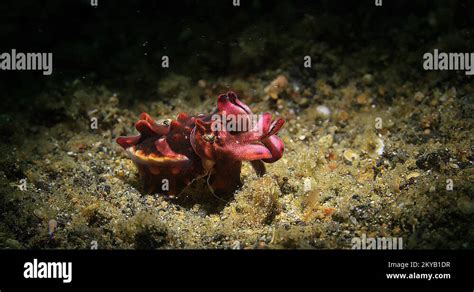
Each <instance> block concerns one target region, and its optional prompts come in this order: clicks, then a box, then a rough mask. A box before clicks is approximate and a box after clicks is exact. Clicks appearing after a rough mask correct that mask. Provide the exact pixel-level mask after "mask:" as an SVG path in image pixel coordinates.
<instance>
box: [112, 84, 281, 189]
mask: <svg viewBox="0 0 474 292" xmlns="http://www.w3.org/2000/svg"><path fill="white" fill-rule="evenodd" d="M284 123H285V121H284V119H282V118H279V119H277V120H275V121H272V117H271V114H270V113H264V114H262V115H259V116H258V117H257V116H255V115H254V114H252V111H251V110H250V108H249V107H248V106H247V105H246V104H245V103H243V102H242V101H240V100H239V99H238V97H237V95H236V94H235V93H233V92H228V93H227V94H221V95H219V96H218V98H217V108H216V109H215V110H214V111H213V112H212V113H211V114H209V115H198V116H188V115H187V114H186V113H180V114H179V115H178V117H177V119H176V120H172V121H171V122H164V123H162V124H157V123H156V122H155V121H154V120H153V119H152V118H151V117H150V116H149V115H148V114H147V113H142V114H141V115H140V120H139V121H138V122H136V123H135V128H136V129H137V130H138V132H140V134H139V135H137V136H129V137H118V138H117V143H118V144H120V146H122V147H123V148H124V149H125V150H126V152H127V154H128V155H129V157H130V158H131V159H132V160H133V162H134V163H135V165H136V166H137V168H138V171H139V173H140V176H141V178H142V181H143V184H144V189H145V191H146V192H148V193H151V192H160V193H165V194H168V195H173V196H179V194H180V193H181V192H182V190H183V189H185V188H186V186H188V185H189V184H190V183H192V182H193V181H194V180H195V179H198V178H207V182H208V185H209V186H210V188H211V189H212V191H213V192H214V193H216V194H232V193H233V192H234V191H235V190H236V189H237V188H238V187H240V186H241V180H240V171H241V167H242V161H250V163H251V164H252V166H253V168H254V170H255V171H256V172H257V174H258V175H263V174H264V173H265V165H264V163H263V162H267V163H272V162H275V161H277V160H278V159H280V158H281V157H282V155H283V150H284V145H283V141H282V140H281V139H280V138H279V137H278V136H276V135H275V134H276V133H277V132H278V131H279V130H280V129H281V127H282V126H283V124H284ZM165 182H166V183H165ZM163 186H166V187H165V188H164V187H163Z"/></svg>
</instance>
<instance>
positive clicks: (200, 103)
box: [1, 75, 474, 248]
mask: <svg viewBox="0 0 474 292" xmlns="http://www.w3.org/2000/svg"><path fill="white" fill-rule="evenodd" d="M367 79H372V78H371V77H369V75H364V76H361V78H360V79H354V80H351V82H348V83H346V84H342V85H340V86H334V85H330V84H328V83H327V82H325V81H322V80H318V81H317V82H315V84H314V85H313V86H310V87H307V88H300V89H299V90H298V88H295V86H294V85H292V84H294V83H293V82H292V80H291V79H289V85H288V87H287V88H286V89H285V91H283V92H280V93H279V96H277V99H273V98H272V97H267V98H266V94H265V91H264V87H265V85H266V84H267V83H270V82H264V81H263V80H261V79H260V78H252V79H251V80H239V81H232V80H221V81H215V82H205V81H204V80H201V81H200V82H199V84H192V83H191V82H190V81H189V80H188V79H186V78H184V77H182V76H172V77H170V78H169V79H166V80H164V81H162V83H163V84H162V85H161V86H160V88H163V89H162V90H165V91H164V92H162V94H163V95H173V94H180V95H181V96H179V97H178V98H175V99H172V100H171V102H170V103H164V102H162V101H155V102H147V103H137V104H136V105H134V106H133V107H123V106H121V104H120V96H119V95H114V94H113V93H112V92H111V91H109V90H107V89H104V88H91V89H84V88H83V87H82V86H81V85H80V83H79V84H77V85H71V89H70V92H69V93H68V94H71V95H72V96H73V98H72V103H71V105H70V106H69V107H68V108H69V109H70V112H68V113H66V114H67V115H68V116H70V119H68V122H65V123H60V124H57V125H55V126H53V127H50V128H39V129H35V128H25V129H24V130H23V132H22V135H28V137H29V139H28V141H26V142H23V144H22V145H21V147H18V146H15V145H16V144H15V140H14V139H13V141H12V143H9V144H3V145H2V152H3V153H4V155H3V156H2V158H1V160H2V161H1V163H2V173H1V174H2V175H1V180H2V185H1V187H2V191H1V192H2V194H3V197H2V208H3V209H2V212H3V214H2V216H3V220H2V222H1V228H2V232H1V236H2V246H3V247H4V248H47V247H51V248H89V247H91V244H94V241H96V242H97V243H98V246H99V247H100V248H350V247H351V239H352V238H353V237H360V236H362V235H363V234H366V236H368V237H369V236H371V237H402V238H403V239H404V244H405V247H406V248H438V247H451V248H469V247H472V243H473V229H472V228H471V227H472V225H471V224H472V214H473V212H474V203H473V198H472V179H473V175H474V173H473V168H472V164H471V161H470V159H472V148H471V145H472V133H471V132H470V130H471V129H472V128H471V127H472V116H471V114H472V112H470V109H468V108H466V104H462V103H459V102H458V101H457V100H459V99H460V98H466V99H469V98H471V99H472V96H464V94H465V92H466V91H472V87H470V85H467V86H465V87H464V88H454V87H452V88H445V89H442V90H436V91H429V90H426V89H425V88H420V87H417V86H415V85H413V84H409V85H407V86H405V87H402V88H400V89H399V92H397V93H396V94H397V98H396V101H394V102H392V103H390V104H387V103H386V102H380V100H382V99H383V96H384V95H385V94H388V93H386V92H384V91H385V90H386V89H384V85H383V84H377V83H375V81H372V80H367ZM270 81H271V80H270ZM208 84H209V85H208ZM213 84H217V86H216V87H217V88H219V87H222V90H224V88H225V85H224V84H228V86H229V87H230V88H233V89H236V90H237V91H238V92H240V93H241V98H242V99H243V100H244V101H245V102H247V103H249V104H250V105H251V106H252V108H253V109H254V110H255V111H256V112H260V111H267V110H269V111H272V112H274V113H275V114H277V115H279V116H282V117H284V118H285V119H286V120H287V124H286V125H285V127H284V128H283V130H282V131H281V132H280V136H281V138H282V139H283V141H284V142H285V147H286V149H285V153H284V156H283V158H282V159H281V160H280V161H278V162H276V163H274V164H269V165H267V169H268V173H267V174H266V175H265V176H263V177H257V176H256V175H255V174H254V173H253V171H252V170H251V168H250V167H249V165H245V166H244V169H243V175H242V177H243V181H244V186H243V188H242V189H241V190H239V191H237V192H236V193H235V195H234V198H232V199H230V200H229V201H228V202H227V201H223V200H222V199H219V198H212V197H210V198H207V199H205V200H203V201H202V202H199V201H198V202H187V203H181V204H180V202H174V200H173V199H172V198H165V197H163V196H160V195H159V194H154V195H146V194H142V192H141V184H140V180H139V178H138V174H137V170H136V168H135V166H134V165H133V164H132V162H131V160H130V159H128V158H127V157H126V155H125V153H124V151H122V149H121V148H120V147H118V145H117V144H116V143H115V142H114V139H113V138H114V137H116V136H118V135H121V134H129V133H134V129H133V127H132V124H133V122H134V121H135V120H136V119H137V117H138V115H139V114H140V112H142V111H147V112H149V113H150V114H151V115H152V116H153V117H155V118H157V119H158V118H173V117H175V116H176V115H177V114H178V113H179V112H182V111H184V112H188V113H201V112H206V111H209V109H211V108H212V107H213V106H214V102H215V96H216V94H218V93H219V92H221V91H222V90H220V91H219V89H214V88H213V87H212V86H211V85H213ZM167 85H169V87H168V86H167ZM463 96H464V97H463ZM470 102H472V100H471V101H470ZM301 103H303V105H300V104H301ZM318 105H324V106H325V107H327V109H329V110H330V114H329V115H327V112H325V111H324V110H322V108H321V107H319V108H318V107H317V106H318ZM89 117H91V120H89ZM93 117H96V118H97V120H98V121H99V123H98V129H97V130H95V129H91V128H90V124H91V123H92V122H93V121H94V119H92V118H93ZM378 118H380V119H381V122H382V128H380V129H377V127H376V122H377V121H380V120H378ZM455 129H456V130H455ZM14 135H15V134H14ZM22 135H20V136H22ZM21 138H22V137H18V139H21ZM23 178H26V182H27V183H26V186H27V189H26V190H20V188H19V187H18V186H19V185H20V180H21V179H23ZM448 179H451V180H452V181H453V190H452V191H449V190H447V180H448ZM448 182H449V181H448ZM448 189H449V188H448ZM196 192H197V191H196ZM52 219H53V220H56V221H57V223H58V225H57V228H55V230H53V231H54V239H51V238H50V235H49V234H48V222H49V221H50V220H52ZM91 242H92V243H91Z"/></svg>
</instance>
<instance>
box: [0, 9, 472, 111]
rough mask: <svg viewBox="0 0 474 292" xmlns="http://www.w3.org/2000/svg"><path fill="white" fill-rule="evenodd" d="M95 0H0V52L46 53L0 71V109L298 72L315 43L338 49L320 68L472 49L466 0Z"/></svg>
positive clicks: (418, 61)
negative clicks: (48, 65) (89, 90)
mask: <svg viewBox="0 0 474 292" xmlns="http://www.w3.org/2000/svg"><path fill="white" fill-rule="evenodd" d="M98 4H99V5H98V7H92V6H91V5H90V1H84V0H83V1H80V0H71V1H55V0H50V1H6V2H5V1H4V2H2V8H1V11H0V39H1V41H0V51H1V52H10V51H11V49H12V48H15V49H16V50H17V51H22V52H52V53H53V54H54V57H53V59H54V60H53V65H54V71H53V75H52V76H43V75H42V74H41V72H39V71H35V72H26V71H22V72H14V71H9V72H0V74H1V75H0V76H1V81H0V86H1V88H0V90H1V95H2V96H1V98H2V99H3V100H4V101H6V100H9V101H14V102H13V103H11V102H5V103H4V107H3V108H4V109H5V108H9V107H13V108H15V107H18V106H19V107H20V108H23V109H24V108H27V107H28V103H29V100H30V99H31V98H32V97H33V96H34V94H36V93H38V92H44V91H45V90H48V89H49V88H61V87H62V86H63V84H64V82H65V81H71V80H74V79H80V80H82V81H83V82H84V83H85V84H90V85H97V84H99V85H102V84H105V85H107V86H110V87H113V88H118V89H122V90H124V91H128V92H134V93H137V96H142V97H143V98H148V96H149V94H148V93H149V92H150V90H154V89H155V88H156V84H157V80H159V79H160V78H161V77H163V76H164V75H168V74H170V73H172V72H174V73H179V74H183V75H186V76H189V77H191V78H192V79H193V80H198V79H200V78H218V77H219V76H228V75H234V76H236V77H241V76H248V75H249V74H254V73H258V72H261V71H262V70H273V69H278V68H281V69H282V70H286V71H288V72H293V71H295V70H296V71H298V68H294V67H297V66H295V65H293V64H294V63H298V65H300V64H301V63H302V62H301V61H300V60H301V58H302V56H304V55H311V56H313V57H316V58H317V57H318V56H317V55H318V54H321V51H324V49H325V47H324V46H323V47H322V48H321V47H317V46H316V45H317V44H320V43H324V45H325V46H326V47H328V48H338V50H336V51H335V54H336V56H337V57H338V58H339V59H338V60H337V61H335V62H334V64H329V65H327V66H326V67H325V68H323V69H324V70H326V71H337V70H338V66H340V65H341V63H344V60H345V59H347V58H351V56H352V55H353V53H354V52H356V51H360V50H364V49H366V48H367V49H369V48H370V50H373V51H374V52H375V53H376V54H377V53H379V54H380V55H383V54H389V55H391V54H399V55H402V56H403V54H406V55H407V58H406V62H408V63H410V62H411V63H412V64H414V65H416V66H418V67H420V70H421V65H420V64H421V59H410V58H409V57H408V54H410V53H411V52H413V51H421V52H423V51H432V49H433V48H432V46H433V44H436V42H438V41H439V37H440V36H444V39H443V40H444V43H443V44H444V47H445V48H446V49H450V50H453V51H462V52H467V51H469V50H470V51H472V49H473V48H474V41H473V40H474V34H473V27H474V1H468V0H464V1H448V0H445V1H430V0H425V1H422V0H417V1H412V0H410V1H408V0H407V1H389V0H384V1H383V6H382V7H375V5H374V1H373V0H367V1H347V0H344V1H342V0H337V1H334V0H325V1H310V0H308V1H264V0H252V1H250V0H242V1H241V5H240V7H234V6H233V5H232V1H231V0H226V1H157V0H153V1H112V0H99V1H98ZM449 38H451V39H449ZM315 46H316V47H317V48H319V49H315ZM440 49H441V48H440ZM163 55H167V56H169V57H170V60H171V62H170V68H169V69H165V70H164V69H162V68H161V57H162V56H163ZM315 55H316V56H315ZM395 59H396V58H394V62H397V61H396V60H395ZM373 65H374V68H375V69H376V68H377V66H378V64H377V63H376V62H374V64H373ZM389 65H390V64H385V66H389ZM292 70H293V71H292ZM322 71H323V70H322ZM402 73H403V72H401V73H400V74H402ZM302 74H304V73H302ZM301 77H304V75H303V76H301ZM303 79H304V78H303ZM142 93H143V94H142Z"/></svg>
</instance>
